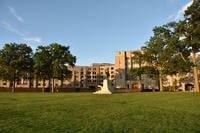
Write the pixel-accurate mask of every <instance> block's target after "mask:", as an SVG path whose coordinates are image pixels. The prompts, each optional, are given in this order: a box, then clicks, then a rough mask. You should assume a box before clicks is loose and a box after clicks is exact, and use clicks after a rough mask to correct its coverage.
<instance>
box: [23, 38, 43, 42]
mask: <svg viewBox="0 0 200 133" xmlns="http://www.w3.org/2000/svg"><path fill="white" fill-rule="evenodd" d="M22 39H23V40H24V41H26V42H33V43H41V42H42V38H40V37H24V38H22Z"/></svg>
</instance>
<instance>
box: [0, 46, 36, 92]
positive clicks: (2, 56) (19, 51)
mask: <svg viewBox="0 0 200 133" xmlns="http://www.w3.org/2000/svg"><path fill="white" fill-rule="evenodd" d="M32 56H33V53H32V49H31V47H30V46H27V44H16V43H10V44H5V46H4V47H3V49H2V50H0V71H1V74H0V77H1V79H3V80H9V81H10V83H12V92H15V81H16V77H18V78H19V77H23V76H25V75H27V74H28V73H30V71H31V69H32V64H33V62H32V61H33V60H32Z"/></svg>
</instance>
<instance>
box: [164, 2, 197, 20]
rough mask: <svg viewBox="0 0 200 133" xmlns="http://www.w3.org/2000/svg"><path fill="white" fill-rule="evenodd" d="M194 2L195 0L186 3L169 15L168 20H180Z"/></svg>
mask: <svg viewBox="0 0 200 133" xmlns="http://www.w3.org/2000/svg"><path fill="white" fill-rule="evenodd" d="M192 4H193V0H191V1H190V2H188V3H187V4H185V5H184V6H183V7H182V8H181V9H180V10H178V11H177V12H176V13H174V14H171V15H169V16H168V20H175V21H178V20H180V19H182V18H183V15H184V12H185V11H186V10H187V8H188V7H190V6H191V5H192Z"/></svg>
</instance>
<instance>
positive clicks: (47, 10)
mask: <svg viewBox="0 0 200 133" xmlns="http://www.w3.org/2000/svg"><path fill="white" fill-rule="evenodd" d="M191 4H192V1H191V0H0V48H3V46H4V44H5V43H11V42H16V43H26V44H28V45H30V46H31V47H32V49H33V50H35V49H36V48H37V46H39V45H48V44H51V43H54V42H57V43H59V44H62V45H66V46H70V51H71V53H72V54H73V55H75V56H76V57H77V63H76V65H82V66H85V65H90V64H92V63H114V60H115V52H116V51H121V50H137V49H140V48H141V46H144V45H145V42H147V41H148V39H149V38H150V37H151V35H152V29H153V27H155V26H159V25H163V24H166V23H167V22H171V21H178V20H180V19H182V18H183V12H184V10H186V9H187V7H188V6H189V5H191Z"/></svg>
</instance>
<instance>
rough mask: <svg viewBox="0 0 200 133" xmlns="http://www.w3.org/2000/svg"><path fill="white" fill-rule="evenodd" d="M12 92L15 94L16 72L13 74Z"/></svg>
mask: <svg viewBox="0 0 200 133" xmlns="http://www.w3.org/2000/svg"><path fill="white" fill-rule="evenodd" d="M12 92H15V72H14V74H13V86H12Z"/></svg>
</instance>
